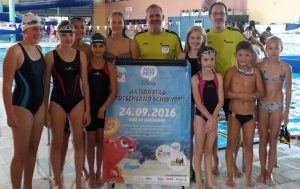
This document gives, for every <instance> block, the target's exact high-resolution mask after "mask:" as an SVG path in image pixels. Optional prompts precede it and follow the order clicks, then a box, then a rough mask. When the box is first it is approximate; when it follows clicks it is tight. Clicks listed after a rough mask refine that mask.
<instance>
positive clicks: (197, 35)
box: [178, 26, 218, 179]
mask: <svg viewBox="0 0 300 189" xmlns="http://www.w3.org/2000/svg"><path fill="white" fill-rule="evenodd" d="M206 43H207V41H206V33H205V31H204V29H203V28H202V27H201V26H193V27H191V28H190V29H189V31H188V32H187V34H186V43H185V47H184V52H182V53H180V54H179V56H178V59H181V60H187V61H188V62H189V63H190V65H191V76H193V75H195V74H196V73H198V72H199V70H200V69H201V65H200V64H199V60H198V52H199V50H200V49H201V48H202V47H204V46H205V45H206ZM194 114H195V102H194V98H193V97H192V105H191V120H192V121H191V141H193V137H194V129H193V120H194ZM214 154H216V155H215V156H214V157H217V155H218V153H217V150H214ZM191 159H193V146H191ZM215 165H216V163H215ZM191 174H192V176H191V178H192V179H194V177H195V172H194V171H193V169H192V168H191Z"/></svg>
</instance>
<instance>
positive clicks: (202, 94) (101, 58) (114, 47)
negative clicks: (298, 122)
mask: <svg viewBox="0 0 300 189" xmlns="http://www.w3.org/2000/svg"><path fill="white" fill-rule="evenodd" d="M227 14H228V10H227V7H226V5H225V4H224V3H222V2H216V3H214V4H213V5H212V6H211V7H210V9H209V18H210V20H211V22H212V27H211V28H210V29H208V30H207V31H204V29H203V28H202V27H200V26H193V27H191V28H190V29H189V31H188V32H187V37H186V43H185V48H184V50H183V49H182V46H181V42H180V39H179V37H178V35H177V34H176V33H174V32H172V31H169V30H165V29H163V28H162V21H163V19H164V16H163V11H162V8H161V7H160V6H159V5H156V4H152V5H150V6H149V7H148V8H147V10H146V20H147V23H148V29H147V30H144V31H142V32H140V33H138V34H137V35H136V36H135V38H134V39H130V38H128V37H127V36H126V31H125V29H126V27H125V19H124V17H123V14H122V13H121V12H113V13H112V14H111V16H110V17H109V19H108V22H109V33H108V35H107V38H105V37H104V36H103V35H101V34H100V33H95V34H93V36H92V37H91V43H90V45H89V44H86V43H83V41H82V39H83V36H84V33H85V23H84V21H83V20H82V19H81V18H79V17H74V18H72V19H71V20H70V21H62V22H61V23H60V24H59V25H58V27H57V36H58V39H59V44H58V46H57V47H56V48H55V49H54V50H52V51H50V52H49V53H47V54H46V55H45V57H44V56H43V54H42V53H41V47H40V46H39V45H38V43H39V41H40V39H41V38H42V37H43V25H42V22H41V19H40V18H39V17H38V16H37V15H34V14H32V13H27V14H25V15H24V18H23V21H22V31H23V36H24V39H23V40H22V41H21V42H20V43H18V44H16V45H13V46H12V47H10V48H9V49H8V52H7V54H6V57H5V59H4V62H3V100H4V105H5V110H6V115H7V123H8V125H9V126H10V127H11V129H12V134H13V140H14V156H13V159H12V162H11V182H12V186H13V188H14V189H15V188H16V189H18V188H21V185H22V178H23V186H24V188H32V176H33V170H34V165H35V160H36V154H37V149H38V145H39V141H40V138H41V133H42V130H43V126H46V127H49V128H51V136H52V139H51V149H50V159H51V165H52V169H53V173H54V183H55V187H56V188H58V189H62V188H64V185H63V180H62V177H61V176H62V170H63V165H64V159H65V156H66V151H67V144H68V139H69V136H70V133H72V136H73V137H72V138H73V144H74V154H75V155H74V158H75V161H74V163H75V184H76V188H81V175H82V171H83V170H85V168H84V159H85V156H86V157H87V161H88V167H89V169H88V172H89V174H88V185H89V186H90V187H92V188H93V187H98V186H100V185H101V184H102V180H101V164H102V149H103V128H104V120H105V111H106V109H107V108H108V107H109V105H110V104H111V103H112V102H113V100H114V98H115V96H116V95H117V79H116V77H117V76H116V75H117V74H116V68H115V65H114V64H113V63H114V60H116V59H137V58H141V59H185V60H187V61H188V62H189V63H190V64H191V75H192V78H191V83H192V116H191V119H192V120H193V124H192V125H191V128H192V134H191V137H193V135H195V144H194V146H193V148H194V149H193V157H192V158H191V159H193V169H194V170H195V176H196V187H197V189H201V188H202V180H201V162H202V157H203V156H204V162H205V173H206V186H207V187H208V188H217V186H216V184H215V183H214V181H213V176H212V175H213V174H214V175H218V174H219V170H218V167H219V157H218V153H217V152H218V148H217V143H218V142H217V127H218V118H219V116H218V115H219V112H220V110H221V108H223V109H224V112H225V114H226V119H227V120H228V144H227V149H226V164H227V178H228V179H227V182H226V185H228V186H231V187H234V186H235V182H234V177H241V173H240V171H239V169H238V168H237V166H236V162H235V160H236V158H237V153H238V150H239V147H240V145H241V144H242V146H243V148H244V149H245V163H246V174H245V175H246V184H247V186H248V187H252V186H253V185H254V182H253V181H252V179H251V175H252V161H253V137H254V132H255V127H256V121H258V126H257V127H258V130H259V135H260V146H259V155H260V162H261V174H260V176H259V177H258V178H257V179H256V180H257V182H263V183H267V184H271V183H272V182H273V179H272V169H273V167H274V164H275V157H276V143H277V142H276V141H277V136H278V132H279V129H280V126H281V123H284V124H285V125H287V123H288V115H289V108H290V101H291V73H292V71H291V67H290V66H289V65H288V64H287V63H285V62H282V61H281V60H280V57H279V55H280V52H281V51H282V49H283V46H282V41H281V39H280V38H278V37H275V36H274V37H271V38H268V39H267V40H266V53H267V55H268V57H267V58H266V59H265V60H263V61H261V62H258V63H257V58H256V54H255V51H254V50H253V48H252V45H251V43H250V42H248V41H247V39H246V37H245V36H244V35H243V34H242V33H240V32H239V31H237V30H235V29H232V28H226V27H225V22H226V18H227ZM51 77H52V80H53V86H52V91H51V87H50V80H51ZM13 81H15V86H14V91H13V92H12V87H13ZM284 82H286V84H285V87H286V90H285V91H286V92H285V94H283V83H284ZM50 92H51V95H50V98H49V94H50ZM284 96H285V103H284V102H283V99H284ZM240 129H242V136H241V135H240ZM84 130H85V132H84ZM70 131H71V132H70ZM241 141H242V142H241ZM267 145H269V151H268V152H267ZM85 146H86V147H85ZM85 154H86V155H85ZM267 160H268V161H267ZM95 165H96V170H94V167H95ZM83 172H84V174H85V175H87V170H85V171H83ZM23 175H24V176H23Z"/></svg>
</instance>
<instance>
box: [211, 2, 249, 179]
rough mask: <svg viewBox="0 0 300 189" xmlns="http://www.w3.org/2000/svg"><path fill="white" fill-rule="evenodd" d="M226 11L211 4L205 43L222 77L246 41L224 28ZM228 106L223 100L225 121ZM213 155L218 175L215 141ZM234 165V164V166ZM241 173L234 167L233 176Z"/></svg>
mask: <svg viewBox="0 0 300 189" xmlns="http://www.w3.org/2000/svg"><path fill="white" fill-rule="evenodd" d="M227 15H228V10H227V7H226V5H225V4H224V3H222V2H216V3H214V4H212V6H211V7H210V9H209V18H210V20H211V22H212V28H210V29H208V30H207V31H206V32H207V43H208V46H211V47H213V48H215V49H216V51H217V57H216V71H217V72H218V73H220V74H222V75H223V76H224V74H225V72H226V71H227V70H228V69H229V68H230V67H232V66H236V65H237V62H236V57H235V51H236V46H237V44H238V43H239V42H241V41H245V40H247V39H246V37H245V36H244V35H243V34H242V33H240V32H239V31H238V30H236V29H232V28H226V27H225V22H226V19H227ZM228 106H229V99H225V100H224V107H223V109H224V112H225V115H226V119H227V118H228ZM238 146H239V144H238V145H237V149H236V154H235V158H236V156H237V152H238ZM213 155H214V162H215V164H214V168H213V173H214V174H215V175H218V174H219V171H218V162H219V158H218V154H217V141H216V142H215V150H214V152H213ZM234 165H235V164H234ZM240 175H241V173H240V172H239V171H238V169H237V167H236V165H235V176H240Z"/></svg>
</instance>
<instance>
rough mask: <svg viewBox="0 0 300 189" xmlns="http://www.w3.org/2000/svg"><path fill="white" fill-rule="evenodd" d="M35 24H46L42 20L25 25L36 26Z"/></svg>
mask: <svg viewBox="0 0 300 189" xmlns="http://www.w3.org/2000/svg"><path fill="white" fill-rule="evenodd" d="M35 24H41V25H44V22H43V21H42V20H31V21H30V22H27V23H24V25H35Z"/></svg>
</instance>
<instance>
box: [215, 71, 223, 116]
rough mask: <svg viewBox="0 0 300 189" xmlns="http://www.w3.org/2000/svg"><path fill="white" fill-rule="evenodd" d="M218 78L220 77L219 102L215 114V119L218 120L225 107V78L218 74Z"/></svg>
mask: <svg viewBox="0 0 300 189" xmlns="http://www.w3.org/2000/svg"><path fill="white" fill-rule="evenodd" d="M217 77H218V100H219V101H218V104H217V106H216V108H215V110H214V113H213V117H215V118H218V114H219V112H220V110H221V108H222V107H223V105H224V88H223V78H222V76H221V75H220V74H217Z"/></svg>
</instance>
